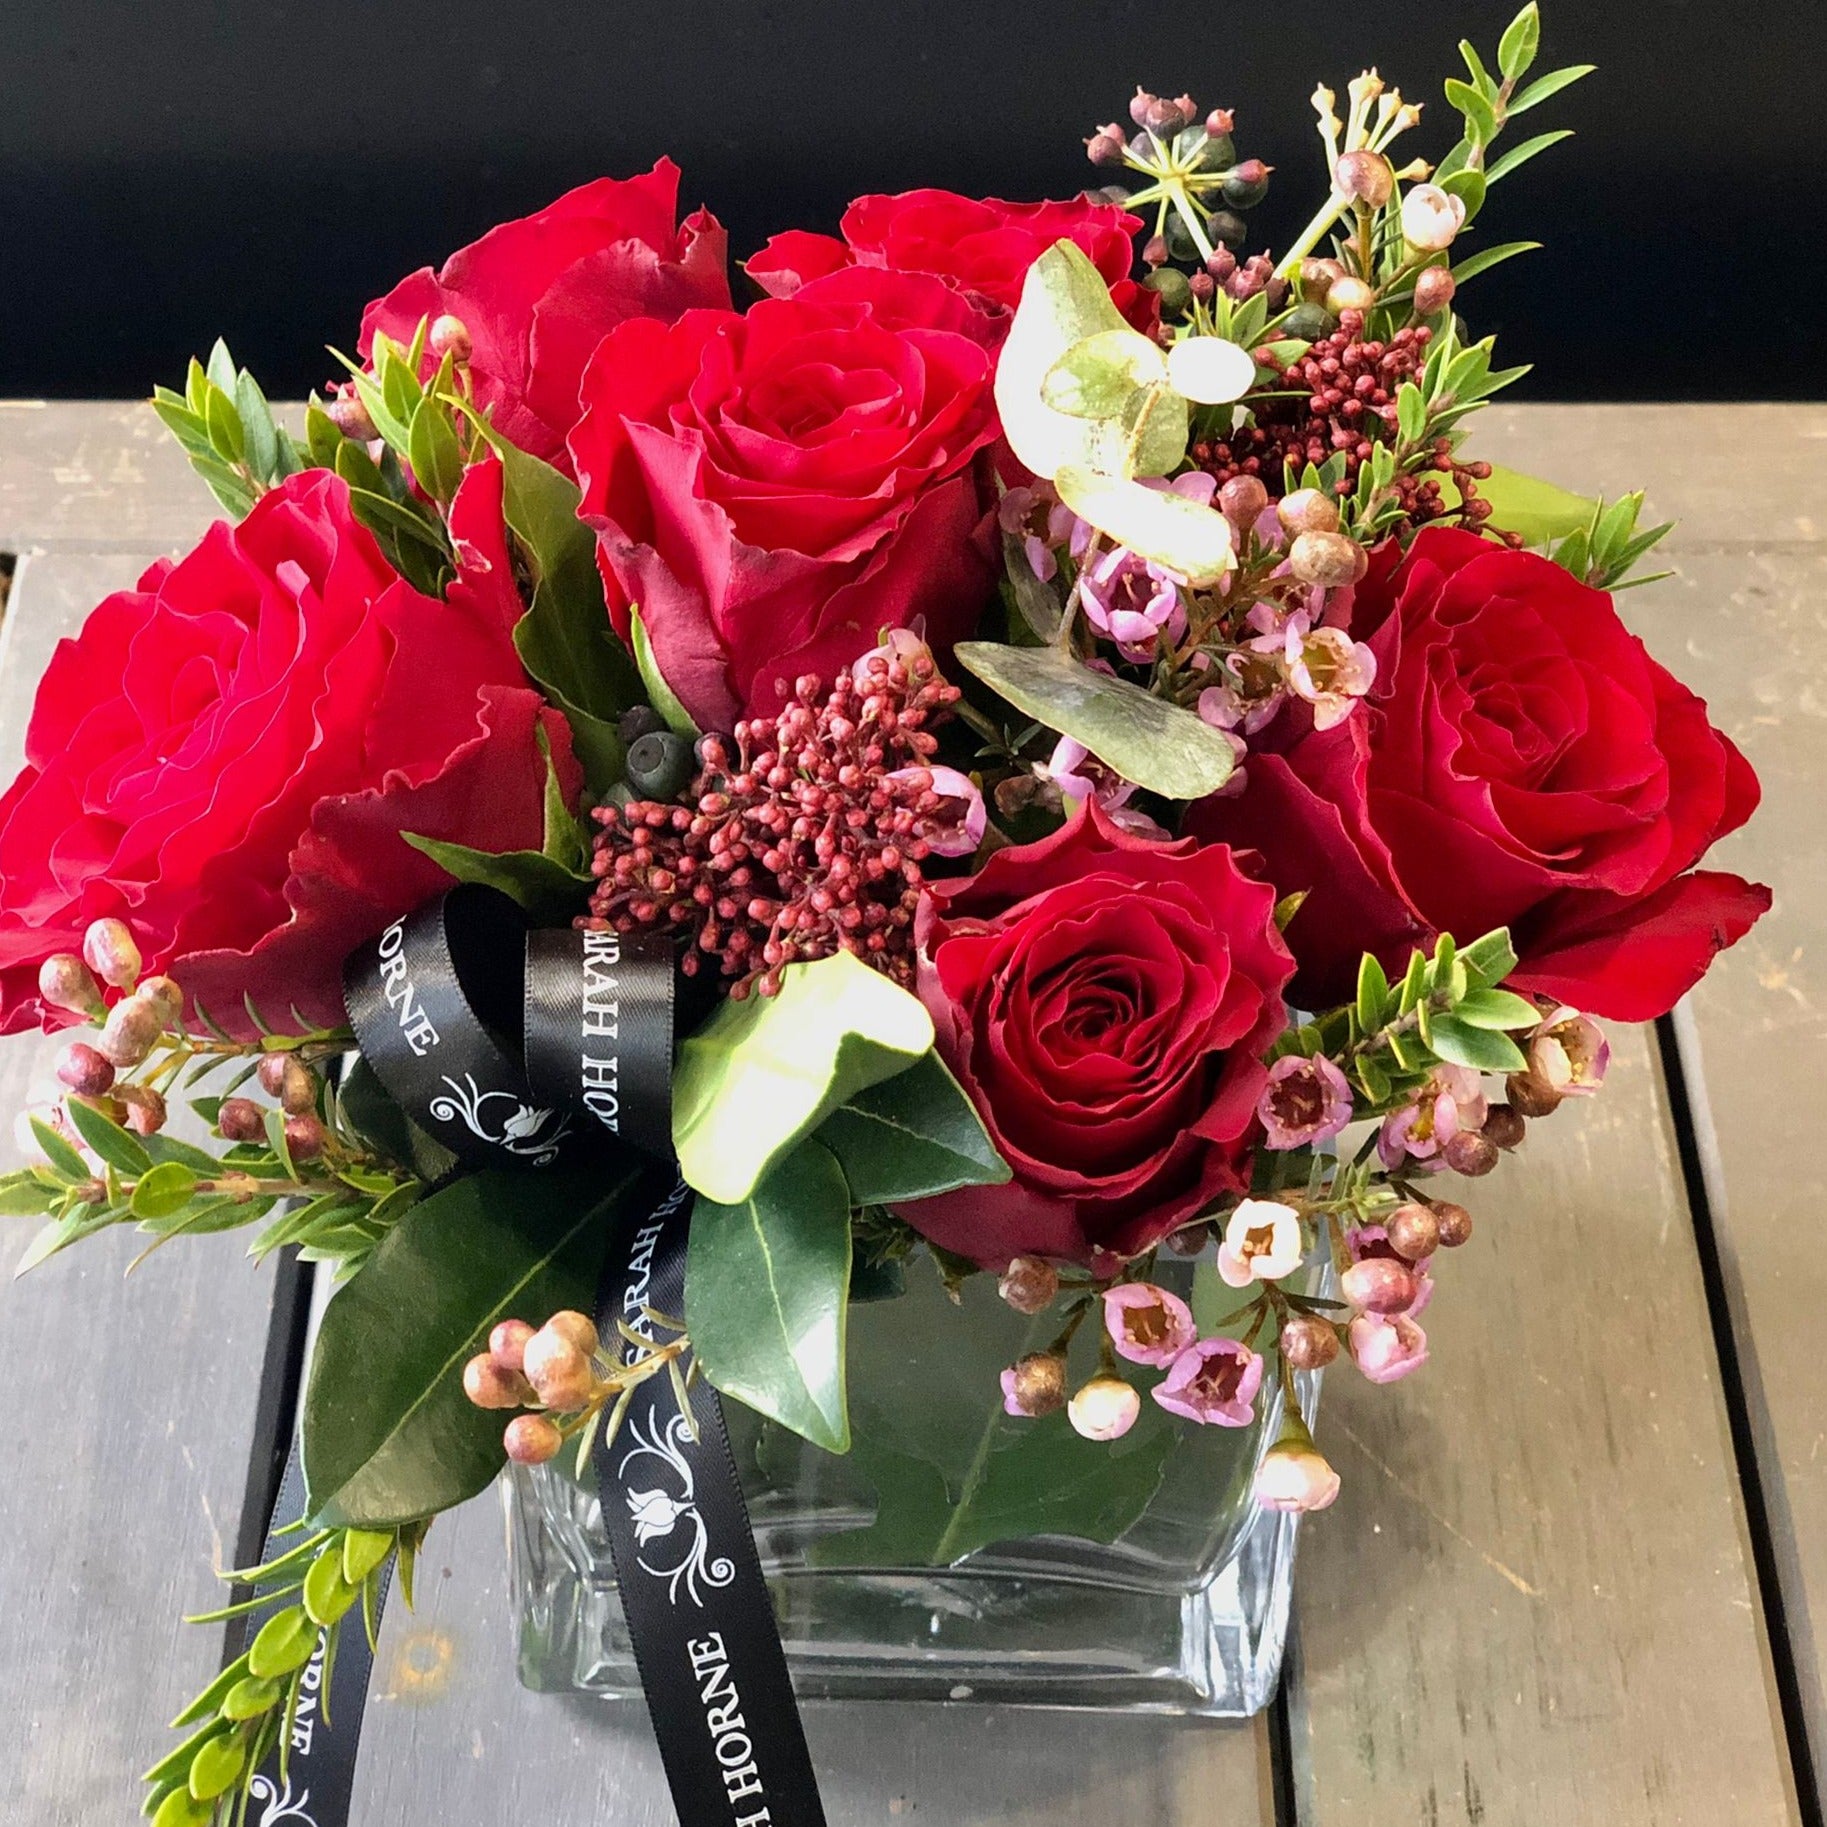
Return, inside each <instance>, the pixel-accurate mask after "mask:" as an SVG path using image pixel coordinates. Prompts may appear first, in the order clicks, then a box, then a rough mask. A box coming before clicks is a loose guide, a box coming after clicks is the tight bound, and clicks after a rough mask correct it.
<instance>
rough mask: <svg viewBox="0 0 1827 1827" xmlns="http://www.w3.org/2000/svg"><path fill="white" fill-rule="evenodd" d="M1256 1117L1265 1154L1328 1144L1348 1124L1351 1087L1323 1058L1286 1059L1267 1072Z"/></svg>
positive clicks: (1293, 1055)
mask: <svg viewBox="0 0 1827 1827" xmlns="http://www.w3.org/2000/svg"><path fill="white" fill-rule="evenodd" d="M1256 1114H1257V1115H1258V1116H1259V1117H1260V1118H1261V1119H1262V1126H1263V1129H1264V1130H1265V1131H1266V1133H1267V1139H1268V1144H1269V1146H1270V1147H1271V1148H1306V1147H1308V1146H1310V1145H1311V1144H1312V1143H1314V1142H1328V1141H1330V1140H1331V1139H1332V1138H1333V1137H1334V1136H1335V1135H1337V1134H1338V1133H1339V1131H1340V1130H1342V1129H1343V1128H1344V1127H1345V1125H1346V1124H1347V1123H1349V1122H1350V1121H1351V1086H1350V1085H1349V1084H1348V1083H1347V1082H1346V1079H1345V1075H1344V1073H1343V1072H1341V1071H1340V1070H1339V1069H1338V1067H1337V1066H1335V1065H1334V1064H1333V1063H1332V1061H1331V1060H1329V1059H1328V1058H1327V1057H1326V1056H1325V1055H1324V1054H1323V1053H1320V1054H1316V1055H1315V1056H1314V1057H1313V1058H1312V1059H1302V1058H1301V1057H1300V1056H1299V1055H1298V1054H1295V1053H1290V1054H1289V1055H1288V1056H1287V1058H1285V1059H1278V1060H1277V1061H1276V1062H1275V1064H1274V1065H1272V1066H1271V1067H1270V1068H1269V1082H1268V1083H1267V1084H1266V1085H1264V1086H1263V1088H1262V1096H1261V1097H1259V1098H1258V1099H1257V1100H1256Z"/></svg>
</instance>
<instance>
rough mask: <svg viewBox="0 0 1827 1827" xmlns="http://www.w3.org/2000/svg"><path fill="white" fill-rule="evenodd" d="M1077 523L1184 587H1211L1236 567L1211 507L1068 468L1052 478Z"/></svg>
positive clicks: (1223, 525)
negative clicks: (1155, 566) (1175, 578)
mask: <svg viewBox="0 0 1827 1827" xmlns="http://www.w3.org/2000/svg"><path fill="white" fill-rule="evenodd" d="M1053 484H1054V487H1055V488H1057V489H1058V490H1059V498H1060V500H1061V501H1063V502H1064V503H1065V504H1066V506H1067V507H1069V508H1070V509H1071V510H1072V511H1073V513H1075V514H1077V515H1078V516H1079V518H1080V519H1081V520H1087V521H1089V522H1090V523H1091V525H1092V526H1094V527H1096V528H1097V529H1098V531H1099V532H1101V533H1106V534H1108V535H1109V536H1110V538H1112V539H1113V540H1115V541H1116V542H1117V544H1119V545H1123V546H1127V547H1128V548H1129V550H1130V551H1132V552H1134V553H1136V554H1137V555H1138V556H1139V557H1141V558H1148V559H1153V560H1154V561H1155V563H1157V564H1162V565H1166V566H1167V567H1168V568H1169V569H1170V570H1173V571H1177V572H1178V573H1179V574H1180V576H1182V577H1183V578H1185V579H1186V581H1187V582H1188V583H1189V584H1192V585H1194V586H1195V587H1197V586H1199V585H1202V584H1215V583H1217V582H1218V581H1219V580H1220V579H1222V578H1224V577H1226V576H1227V575H1229V573H1230V572H1231V570H1232V569H1233V568H1234V567H1235V565H1236V563H1237V553H1236V548H1235V545H1234V542H1233V540H1232V538H1231V523H1230V522H1229V521H1228V520H1226V519H1225V517H1224V516H1223V515H1222V514H1220V513H1219V512H1218V510H1217V509H1216V508H1211V507H1207V506H1205V505H1204V503H1203V502H1198V501H1192V500H1189V499H1188V498H1187V497H1186V496H1184V495H1176V494H1173V493H1172V492H1171V491H1170V490H1167V489H1157V488H1149V487H1147V486H1146V485H1145V484H1144V483H1141V482H1133V481H1130V480H1128V479H1127V478H1125V477H1122V476H1111V475H1100V474H1098V473H1097V472H1095V471H1093V470H1088V469H1081V468H1079V467H1078V466H1076V465H1072V464H1068V465H1067V466H1066V467H1064V468H1063V469H1061V470H1060V471H1059V473H1058V474H1057V475H1056V476H1055V477H1054V479H1053Z"/></svg>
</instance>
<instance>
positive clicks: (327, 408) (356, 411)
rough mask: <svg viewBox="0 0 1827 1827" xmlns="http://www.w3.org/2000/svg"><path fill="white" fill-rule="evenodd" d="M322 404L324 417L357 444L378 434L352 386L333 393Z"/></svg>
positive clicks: (370, 441) (360, 398) (372, 438)
mask: <svg viewBox="0 0 1827 1827" xmlns="http://www.w3.org/2000/svg"><path fill="white" fill-rule="evenodd" d="M323 405H324V417H325V418H327V419H328V420H329V421H330V423H331V424H332V425H334V426H335V427H336V429H337V430H338V431H340V432H341V433H342V434H343V436H344V437H345V438H353V439H354V440H355V442H356V443H357V444H369V443H372V442H373V441H374V439H376V438H377V437H379V436H380V433H379V431H377V430H376V428H375V423H374V421H373V419H371V418H370V417H369V416H368V408H367V407H366V406H364V405H363V404H362V396H361V395H360V394H359V393H357V392H356V391H355V388H354V387H353V386H351V387H350V388H349V390H348V392H346V393H333V394H332V395H331V396H330V397H329V398H328V399H327V400H325V401H324V403H323Z"/></svg>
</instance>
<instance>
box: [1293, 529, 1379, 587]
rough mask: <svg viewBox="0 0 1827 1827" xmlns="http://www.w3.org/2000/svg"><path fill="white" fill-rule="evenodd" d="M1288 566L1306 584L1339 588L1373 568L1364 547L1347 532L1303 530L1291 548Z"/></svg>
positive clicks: (1352, 582) (1355, 580)
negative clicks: (1308, 531)
mask: <svg viewBox="0 0 1827 1827" xmlns="http://www.w3.org/2000/svg"><path fill="white" fill-rule="evenodd" d="M1288 569H1289V570H1290V571H1292V572H1293V573H1294V575H1295V576H1296V577H1298V578H1299V579H1300V581H1301V582H1302V583H1303V584H1318V585H1319V586H1320V587H1321V588H1322V589H1326V590H1337V589H1339V588H1341V587H1342V586H1344V585H1346V584H1355V583H1356V582H1357V581H1358V579H1359V578H1360V577H1362V576H1363V575H1364V573H1365V572H1366V571H1367V570H1369V569H1370V560H1369V558H1368V557H1366V555H1365V552H1364V548H1363V547H1362V546H1361V545H1359V544H1358V542H1357V541H1356V540H1355V539H1350V538H1347V537H1346V535H1345V534H1343V533H1302V534H1300V535H1299V536H1298V537H1297V538H1296V539H1295V541H1294V543H1293V544H1292V545H1291V546H1289V548H1288Z"/></svg>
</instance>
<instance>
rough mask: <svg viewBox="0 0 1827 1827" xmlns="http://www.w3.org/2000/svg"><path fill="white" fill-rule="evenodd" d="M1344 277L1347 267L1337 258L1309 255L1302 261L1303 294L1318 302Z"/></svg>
mask: <svg viewBox="0 0 1827 1827" xmlns="http://www.w3.org/2000/svg"><path fill="white" fill-rule="evenodd" d="M1344 277H1345V269H1344V268H1343V267H1342V266H1341V265H1340V264H1339V263H1338V262H1337V261H1336V260H1332V259H1327V258H1316V257H1315V256H1313V255H1309V256H1308V257H1307V258H1306V259H1305V260H1303V261H1302V262H1301V263H1300V289H1301V296H1302V297H1303V298H1305V299H1306V301H1307V302H1308V303H1309V304H1318V303H1319V302H1320V300H1321V299H1322V298H1324V297H1325V296H1326V294H1327V293H1328V292H1330V291H1331V290H1332V288H1333V287H1334V286H1335V285H1337V284H1338V282H1339V281H1340V280H1341V279H1343V278H1344ZM1303 334H1304V332H1303Z"/></svg>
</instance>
